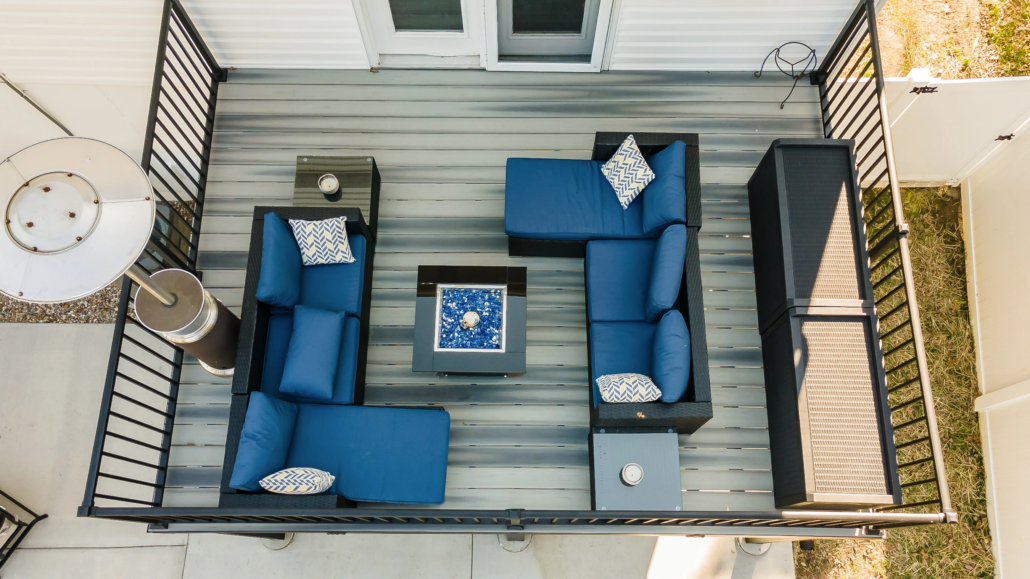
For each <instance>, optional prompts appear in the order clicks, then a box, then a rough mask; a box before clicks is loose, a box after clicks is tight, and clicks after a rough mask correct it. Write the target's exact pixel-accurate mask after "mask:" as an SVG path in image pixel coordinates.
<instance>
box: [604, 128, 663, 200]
mask: <svg viewBox="0 0 1030 579" xmlns="http://www.w3.org/2000/svg"><path fill="white" fill-rule="evenodd" d="M601 172H602V173H604V176H605V177H606V178H607V179H608V182H609V183H611V184H612V187H614V188H615V195H616V196H617V197H618V198H619V204H620V205H622V208H623V209H626V208H627V207H629V204H630V203H632V202H633V200H634V199H636V198H637V195H640V192H641V191H643V190H644V187H647V184H648V183H650V182H651V181H653V180H654V171H652V170H651V167H649V166H648V165H647V161H645V160H644V155H642V154H641V153H640V149H639V148H637V141H636V139H634V138H633V135H630V136H628V137H626V140H625V141H623V142H622V144H621V145H619V150H618V151H615V154H614V155H612V158H611V159H609V160H608V162H607V163H605V164H604V165H601Z"/></svg>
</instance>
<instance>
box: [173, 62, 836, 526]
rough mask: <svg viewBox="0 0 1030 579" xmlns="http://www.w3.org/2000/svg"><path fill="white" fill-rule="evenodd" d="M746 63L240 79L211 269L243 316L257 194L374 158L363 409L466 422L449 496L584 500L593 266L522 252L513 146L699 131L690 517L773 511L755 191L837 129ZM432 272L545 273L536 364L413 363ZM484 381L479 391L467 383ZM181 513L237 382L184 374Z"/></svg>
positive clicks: (538, 294)
mask: <svg viewBox="0 0 1030 579" xmlns="http://www.w3.org/2000/svg"><path fill="white" fill-rule="evenodd" d="M783 79H785V77H782V76H781V77H766V78H762V79H755V78H754V77H753V76H752V75H751V74H750V73H740V74H705V73H692V74H682V73H625V74H623V73H605V74H593V75H587V74H579V75H572V74H542V73H540V74H538V73H486V72H482V71H381V72H379V73H370V72H366V71H293V70H282V71H268V70H262V71H258V70H249V71H248V70H238V71H232V72H230V76H229V82H228V83H226V84H223V85H222V87H221V88H220V91H219V102H218V109H217V114H218V116H217V120H216V123H215V136H214V152H213V154H212V159H211V168H210V177H209V185H208V193H207V204H206V207H205V213H204V222H203V236H202V239H201V242H200V249H201V254H200V268H201V269H202V270H203V274H204V283H205V285H206V286H207V287H209V288H210V289H211V290H212V292H213V293H215V294H216V295H217V296H218V297H219V298H220V299H221V300H222V301H224V302H225V304H226V305H228V306H229V307H230V308H232V309H234V310H236V311H239V306H240V303H241V301H242V291H243V290H242V287H243V281H244V271H243V268H244V267H245V264H246V253H245V252H246V250H247V247H248V243H249V229H250V220H251V216H252V210H253V207H254V206H255V205H289V204H290V203H291V197H292V190H293V179H294V166H295V161H296V156H297V155H299V154H312V155H352V154H353V155H373V156H375V158H376V161H377V163H378V165H379V167H380V170H381V172H382V177H383V186H382V197H381V206H380V215H379V236H380V237H379V242H378V246H377V249H376V263H375V275H374V278H373V287H374V289H373V301H372V316H371V325H372V328H371V332H370V334H371V345H370V347H369V359H368V388H367V395H366V403H367V404H390V403H396V404H405V405H413V404H438V405H442V406H444V407H445V408H446V409H447V410H448V411H449V412H450V415H451V418H452V430H451V448H450V461H449V468H448V473H447V487H448V488H447V502H446V503H445V504H444V505H443V506H444V507H451V508H489V509H505V508H525V509H584V510H586V509H589V508H590V491H589V488H590V480H589V472H588V464H587V463H588V459H587V447H586V435H587V428H588V411H587V388H588V386H587V384H588V376H587V369H586V364H587V349H586V330H585V307H584V291H583V273H582V272H583V261H582V260H581V259H558V258H509V257H508V255H507V241H506V237H505V235H504V226H503V216H504V166H505V160H506V159H507V158H509V157H516V156H524V157H551V158H569V159H586V158H589V157H590V148H591V145H592V142H593V134H594V132H595V131H611V130H625V131H674V132H697V133H700V134H701V138H700V144H701V182H702V196H703V217H704V224H703V227H702V229H701V239H700V243H701V252H702V255H701V269H702V280H703V285H704V288H705V298H704V301H705V306H706V312H705V314H706V322H707V326H708V345H709V349H710V350H709V360H710V363H711V366H712V368H711V373H712V385H713V389H712V396H713V401H714V404H715V417H714V418H713V419H712V420H711V421H710V422H709V423H708V424H707V425H706V426H705V427H704V428H702V429H701V430H700V431H699V432H697V433H696V434H694V435H692V436H681V437H680V466H681V472H682V488H683V508H684V510H720V511H721V510H767V509H772V508H773V501H772V496H771V492H770V491H771V490H772V477H771V475H770V472H769V467H770V459H769V451H768V435H767V431H766V413H765V408H764V405H765V395H764V390H763V378H762V370H761V350H760V349H759V338H758V331H757V329H756V327H757V316H756V313H755V309H754V308H755V295H754V275H753V273H752V259H751V242H750V239H749V237H748V233H749V231H750V225H749V224H750V221H749V215H748V206H747V192H746V187H745V184H746V182H747V179H748V178H749V177H750V175H751V172H752V171H753V169H754V167H755V166H756V165H757V163H758V161H759V159H760V158H761V156H762V154H763V152H764V151H765V149H766V148H767V147H768V145H769V143H770V142H771V141H772V140H773V139H776V138H779V137H817V136H820V135H821V126H820V124H819V109H818V104H817V93H816V91H815V89H814V88H812V87H809V86H806V85H799V87H798V89H797V90H795V92H794V95H793V96H792V97H791V100H790V102H789V103H787V105H786V106H785V107H784V108H783V109H780V107H779V103H780V100H782V99H783V97H784V96H786V94H787V91H788V90H789V82H785V80H783ZM421 264H453V265H461V264H490V265H499V264H511V265H524V266H527V267H528V268H529V286H530V291H529V328H528V333H527V334H528V341H529V344H528V356H527V361H528V364H529V369H528V372H527V373H526V374H525V376H523V377H520V378H513V379H496V378H486V377H483V378H476V379H473V380H471V381H470V380H469V379H468V378H434V377H429V378H427V377H426V376H425V375H422V374H414V373H412V372H411V367H410V364H411V341H412V323H413V319H414V305H415V304H414V302H415V270H416V267H417V266H418V265H421ZM472 382H474V383H472ZM179 402H180V404H179V408H178V413H177V416H176V427H175V432H174V444H175V447H174V450H173V454H172V458H171V460H172V464H173V468H172V469H170V470H171V472H170V474H169V484H168V486H169V489H168V491H167V493H166V499H165V504H166V505H198V506H199V505H213V504H216V503H217V486H218V481H219V478H220V474H221V463H222V458H223V457H222V454H223V448H222V445H223V444H224V441H225V433H226V421H227V417H228V403H229V387H228V383H227V381H224V380H219V379H217V378H214V377H212V376H210V375H209V374H207V373H205V372H203V371H202V370H200V369H199V368H198V367H197V366H195V365H191V366H189V367H188V368H187V370H186V371H185V372H184V384H183V386H182V389H181V395H180V401H179Z"/></svg>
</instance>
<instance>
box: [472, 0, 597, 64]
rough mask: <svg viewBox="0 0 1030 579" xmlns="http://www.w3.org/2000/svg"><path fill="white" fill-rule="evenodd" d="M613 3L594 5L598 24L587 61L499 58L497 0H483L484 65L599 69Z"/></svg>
mask: <svg viewBox="0 0 1030 579" xmlns="http://www.w3.org/2000/svg"><path fill="white" fill-rule="evenodd" d="M614 7H615V0H600V4H599V5H598V7H597V25H596V28H595V29H594V46H593V49H592V50H591V51H590V62H521V61H501V60H499V54H498V52H499V51H498V46H497V45H498V42H497V34H498V26H497V0H485V1H484V8H485V9H486V10H485V14H484V17H485V18H484V19H485V22H484V25H485V26H484V27H483V37H484V39H485V40H486V46H485V47H484V48H485V51H484V52H485V54H486V59H485V60H486V62H485V65H486V69H487V70H510V71H528V72H601V68H602V63H603V61H604V53H605V46H607V44H608V33H609V30H610V28H611V22H612V17H613V9H614Z"/></svg>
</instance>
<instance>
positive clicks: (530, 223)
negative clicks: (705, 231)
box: [504, 158, 646, 240]
mask: <svg viewBox="0 0 1030 579" xmlns="http://www.w3.org/2000/svg"><path fill="white" fill-rule="evenodd" d="M644 196H645V197H646V194H645V195H644ZM643 212H644V208H643V204H642V203H631V204H630V206H629V208H627V209H626V210H623V209H622V206H621V205H619V200H618V198H617V197H616V196H615V195H614V194H613V193H612V186H611V184H610V183H608V180H607V179H605V177H604V174H603V173H601V162H600V161H576V160H565V159H518V158H512V159H508V164H507V170H506V172H505V184H504V231H505V233H507V234H508V235H509V236H511V237H523V238H528V239H566V240H590V239H641V238H643V237H645V235H644V231H643V229H642V228H641V222H642V220H643V217H642V216H643Z"/></svg>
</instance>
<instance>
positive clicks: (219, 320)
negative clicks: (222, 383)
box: [134, 269, 240, 377]
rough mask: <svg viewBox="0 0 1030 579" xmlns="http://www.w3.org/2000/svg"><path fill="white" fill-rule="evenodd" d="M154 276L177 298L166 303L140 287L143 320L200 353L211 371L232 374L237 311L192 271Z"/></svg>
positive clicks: (139, 306)
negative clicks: (227, 304) (214, 294)
mask: <svg viewBox="0 0 1030 579" xmlns="http://www.w3.org/2000/svg"><path fill="white" fill-rule="evenodd" d="M150 278H151V280H152V283H154V284H156V285H158V286H160V287H162V288H163V289H164V290H165V291H167V292H168V293H170V294H172V295H173V297H174V298H175V299H174V302H173V303H172V304H171V305H165V304H164V303H162V301H161V299H160V298H159V297H157V296H156V295H154V294H152V293H150V292H149V291H146V290H145V289H144V288H143V287H140V290H141V291H137V292H136V299H135V300H134V304H135V305H134V307H135V310H136V318H137V319H138V320H139V321H140V323H142V324H143V325H144V326H146V327H147V328H149V329H151V330H153V331H154V332H157V333H158V334H160V335H161V336H162V337H164V338H165V339H166V340H168V341H169V342H172V343H173V344H176V345H177V346H179V347H181V348H182V349H183V350H185V351H186V352H187V353H189V354H191V355H193V356H194V357H196V358H197V360H198V361H199V362H200V365H201V367H203V368H204V369H205V370H207V371H208V372H210V373H212V374H214V375H216V376H222V377H227V376H232V373H233V367H234V366H235V365H236V346H237V343H238V341H239V335H240V319H239V318H238V317H236V314H234V313H232V312H231V311H229V309H228V308H226V307H225V304H223V303H222V302H220V301H218V299H217V298H215V297H214V296H213V295H211V292H209V291H207V290H205V289H204V286H202V285H201V284H200V280H198V279H197V278H196V277H195V276H194V275H193V274H191V273H190V272H188V271H184V270H181V269H163V270H161V271H159V272H156V273H155V274H154V275H152V276H150Z"/></svg>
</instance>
